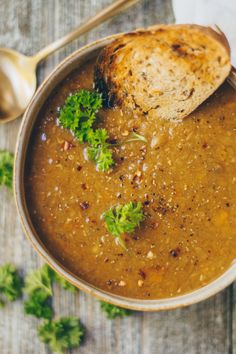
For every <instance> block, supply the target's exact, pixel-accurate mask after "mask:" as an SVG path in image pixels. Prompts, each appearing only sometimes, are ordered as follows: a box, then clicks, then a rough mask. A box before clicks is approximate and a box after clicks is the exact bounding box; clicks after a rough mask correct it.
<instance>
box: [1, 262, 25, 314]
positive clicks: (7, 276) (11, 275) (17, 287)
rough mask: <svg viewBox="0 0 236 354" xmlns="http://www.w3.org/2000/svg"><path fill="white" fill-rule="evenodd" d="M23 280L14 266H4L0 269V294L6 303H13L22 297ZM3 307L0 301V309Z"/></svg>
mask: <svg viewBox="0 0 236 354" xmlns="http://www.w3.org/2000/svg"><path fill="white" fill-rule="evenodd" d="M22 287H23V280H22V278H21V277H20V276H19V274H18V272H17V270H16V268H15V266H13V265H12V264H5V265H2V266H1V267H0V294H1V295H2V296H3V297H4V298H6V299H7V300H8V301H14V300H16V299H17V298H19V297H20V296H21V295H22ZM4 305H5V302H4V299H2V298H1V299H0V307H3V306H4Z"/></svg>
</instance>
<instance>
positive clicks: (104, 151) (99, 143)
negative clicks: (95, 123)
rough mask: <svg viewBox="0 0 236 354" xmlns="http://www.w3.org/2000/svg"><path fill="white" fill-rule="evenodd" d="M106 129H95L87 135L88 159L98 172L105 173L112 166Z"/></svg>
mask: <svg viewBox="0 0 236 354" xmlns="http://www.w3.org/2000/svg"><path fill="white" fill-rule="evenodd" d="M107 140H108V134H107V131H106V129H96V130H95V131H92V132H91V133H90V134H89V138H88V142H89V144H90V146H89V147H88V148H87V156H88V159H89V160H91V161H94V162H95V164H96V166H97V169H98V171H103V172H105V171H107V170H109V168H110V167H111V166H112V165H113V164H114V160H113V158H112V151H111V149H110V146H111V145H110V144H109V143H108V142H107Z"/></svg>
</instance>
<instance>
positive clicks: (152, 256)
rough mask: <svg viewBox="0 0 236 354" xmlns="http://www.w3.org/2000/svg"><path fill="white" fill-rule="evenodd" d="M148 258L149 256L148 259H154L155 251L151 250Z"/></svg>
mask: <svg viewBox="0 0 236 354" xmlns="http://www.w3.org/2000/svg"><path fill="white" fill-rule="evenodd" d="M147 258H148V259H153V258H154V253H153V252H152V251H149V252H148V253H147Z"/></svg>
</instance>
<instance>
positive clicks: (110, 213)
mask: <svg viewBox="0 0 236 354" xmlns="http://www.w3.org/2000/svg"><path fill="white" fill-rule="evenodd" d="M102 218H103V219H104V220H105V223H106V227H107V229H108V231H109V232H110V233H111V234H112V235H113V236H114V237H115V238H116V239H117V241H118V243H119V244H120V245H121V246H122V247H123V248H126V246H125V243H124V241H123V240H122V238H121V235H122V234H124V233H132V232H134V230H135V228H136V227H138V226H139V225H140V223H141V222H142V221H143V220H144V214H143V207H142V203H141V202H138V203H135V202H129V203H127V204H124V205H120V204H118V205H116V206H114V207H112V208H110V209H109V210H107V211H105V212H104V213H103V215H102Z"/></svg>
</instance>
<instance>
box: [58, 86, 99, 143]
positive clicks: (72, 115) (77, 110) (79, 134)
mask: <svg viewBox="0 0 236 354" xmlns="http://www.w3.org/2000/svg"><path fill="white" fill-rule="evenodd" d="M100 108H102V97H101V95H100V94H99V93H97V92H91V91H88V90H80V91H78V92H76V93H74V94H72V95H70V96H68V97H67V99H66V100H65V104H64V106H63V107H62V108H61V110H60V115H59V122H60V124H61V125H62V126H63V127H64V128H67V129H70V130H71V131H72V132H73V133H74V134H75V136H76V138H77V139H78V140H79V141H80V142H81V143H82V142H85V141H87V137H88V134H89V132H90V131H91V129H92V125H93V123H94V121H95V119H96V113H97V111H98V110H99V109H100Z"/></svg>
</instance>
